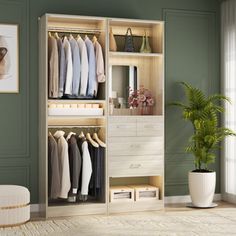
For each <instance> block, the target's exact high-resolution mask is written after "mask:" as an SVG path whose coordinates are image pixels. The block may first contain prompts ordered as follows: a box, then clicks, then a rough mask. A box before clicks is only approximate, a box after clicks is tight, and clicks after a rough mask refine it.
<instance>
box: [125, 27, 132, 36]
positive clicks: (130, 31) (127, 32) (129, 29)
mask: <svg viewBox="0 0 236 236" xmlns="http://www.w3.org/2000/svg"><path fill="white" fill-rule="evenodd" d="M129 33H130V35H131V36H133V34H132V30H131V28H128V29H127V31H126V35H128V34H129Z"/></svg>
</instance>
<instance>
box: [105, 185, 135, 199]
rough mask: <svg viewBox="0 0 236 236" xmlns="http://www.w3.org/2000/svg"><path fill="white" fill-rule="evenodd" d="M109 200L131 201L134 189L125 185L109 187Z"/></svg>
mask: <svg viewBox="0 0 236 236" xmlns="http://www.w3.org/2000/svg"><path fill="white" fill-rule="evenodd" d="M109 197H110V202H133V201H134V189H133V188H129V187H127V186H112V187H110V194H109Z"/></svg>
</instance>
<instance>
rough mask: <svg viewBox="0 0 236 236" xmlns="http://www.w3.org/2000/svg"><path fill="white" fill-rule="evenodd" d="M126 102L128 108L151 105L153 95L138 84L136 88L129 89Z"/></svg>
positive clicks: (152, 103)
mask: <svg viewBox="0 0 236 236" xmlns="http://www.w3.org/2000/svg"><path fill="white" fill-rule="evenodd" d="M128 103H129V107H130V108H137V107H147V106H148V107H152V106H153V105H154V97H153V95H152V93H151V91H150V90H148V89H145V88H144V86H140V89H138V90H134V91H133V90H132V89H130V94H129V98H128Z"/></svg>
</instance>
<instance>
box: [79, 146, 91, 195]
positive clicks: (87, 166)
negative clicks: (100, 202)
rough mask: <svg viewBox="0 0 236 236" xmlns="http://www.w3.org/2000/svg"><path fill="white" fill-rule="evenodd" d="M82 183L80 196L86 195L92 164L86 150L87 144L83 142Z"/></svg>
mask: <svg viewBox="0 0 236 236" xmlns="http://www.w3.org/2000/svg"><path fill="white" fill-rule="evenodd" d="M82 153H83V154H82V159H83V162H82V183H81V195H88V187H89V182H90V179H91V175H92V163H91V157H90V154H89V150H88V143H87V141H84V142H83V143H82Z"/></svg>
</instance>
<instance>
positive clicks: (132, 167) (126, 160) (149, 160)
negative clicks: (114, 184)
mask: <svg viewBox="0 0 236 236" xmlns="http://www.w3.org/2000/svg"><path fill="white" fill-rule="evenodd" d="M109 158H111V159H110V162H109V165H108V175H109V176H110V177H126V176H127V177H131V176H154V175H162V174H163V172H164V170H163V156H161V155H158V156H111V157H109ZM145 158H146V160H145Z"/></svg>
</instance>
